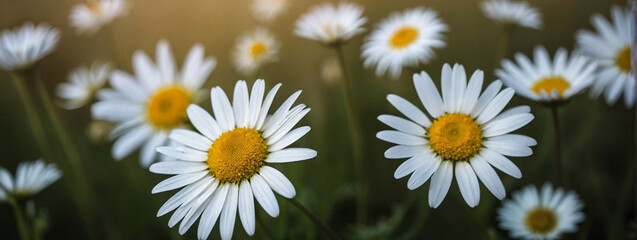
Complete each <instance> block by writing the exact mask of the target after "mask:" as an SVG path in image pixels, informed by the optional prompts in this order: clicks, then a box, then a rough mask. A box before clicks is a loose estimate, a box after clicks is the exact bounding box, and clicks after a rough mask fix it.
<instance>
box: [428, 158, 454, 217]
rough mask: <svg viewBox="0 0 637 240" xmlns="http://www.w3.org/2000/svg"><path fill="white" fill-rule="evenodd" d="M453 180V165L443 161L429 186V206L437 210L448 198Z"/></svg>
mask: <svg viewBox="0 0 637 240" xmlns="http://www.w3.org/2000/svg"><path fill="white" fill-rule="evenodd" d="M451 180H453V163H451V161H442V163H441V164H440V166H439V167H438V170H436V173H434V175H433V176H432V177H431V184H430V185H429V206H430V207H432V208H437V207H438V206H440V203H442V200H444V199H445V197H446V196H447V192H449V187H450V186H451Z"/></svg>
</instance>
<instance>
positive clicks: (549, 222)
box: [525, 208, 557, 234]
mask: <svg viewBox="0 0 637 240" xmlns="http://www.w3.org/2000/svg"><path fill="white" fill-rule="evenodd" d="M525 222H526V226H527V227H528V228H529V230H531V231H532V232H534V233H540V234H547V233H550V232H551V231H553V229H555V227H556V226H557V216H555V213H553V211H551V210H549V209H546V208H536V209H534V210H531V211H530V212H529V213H528V214H527V215H526V219H525Z"/></svg>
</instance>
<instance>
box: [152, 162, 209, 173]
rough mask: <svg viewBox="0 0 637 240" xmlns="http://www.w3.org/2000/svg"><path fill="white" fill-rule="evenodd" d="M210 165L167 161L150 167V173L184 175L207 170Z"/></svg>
mask: <svg viewBox="0 0 637 240" xmlns="http://www.w3.org/2000/svg"><path fill="white" fill-rule="evenodd" d="M207 169H208V164H206V163H201V162H184V161H167V162H158V163H155V164H153V165H151V166H150V169H149V170H150V171H151V172H153V173H157V174H184V173H191V172H198V171H201V170H207Z"/></svg>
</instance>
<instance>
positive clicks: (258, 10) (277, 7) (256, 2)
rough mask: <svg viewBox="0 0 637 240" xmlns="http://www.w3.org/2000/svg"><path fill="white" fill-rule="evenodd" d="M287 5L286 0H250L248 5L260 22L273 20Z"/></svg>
mask: <svg viewBox="0 0 637 240" xmlns="http://www.w3.org/2000/svg"><path fill="white" fill-rule="evenodd" d="M288 7H289V2H288V0H252V4H251V5H250V9H251V10H252V14H253V15H254V17H255V18H256V19H257V20H259V21H262V22H270V21H272V20H274V19H275V18H276V17H277V16H279V15H281V13H283V12H284V11H285V10H286V9H287V8H288Z"/></svg>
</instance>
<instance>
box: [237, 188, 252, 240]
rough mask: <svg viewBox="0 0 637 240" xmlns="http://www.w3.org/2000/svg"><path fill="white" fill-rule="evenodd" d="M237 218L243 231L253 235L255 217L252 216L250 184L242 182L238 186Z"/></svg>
mask: <svg viewBox="0 0 637 240" xmlns="http://www.w3.org/2000/svg"><path fill="white" fill-rule="evenodd" d="M239 218H240V219H241V224H243V229H245V230H246V233H247V234H248V235H250V236H252V235H254V228H255V215H254V196H253V195H252V187H250V182H248V181H247V180H243V182H241V184H240V185H239Z"/></svg>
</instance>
